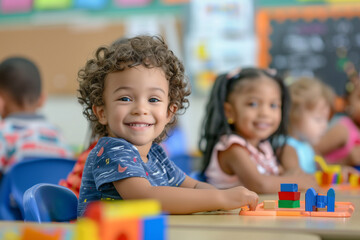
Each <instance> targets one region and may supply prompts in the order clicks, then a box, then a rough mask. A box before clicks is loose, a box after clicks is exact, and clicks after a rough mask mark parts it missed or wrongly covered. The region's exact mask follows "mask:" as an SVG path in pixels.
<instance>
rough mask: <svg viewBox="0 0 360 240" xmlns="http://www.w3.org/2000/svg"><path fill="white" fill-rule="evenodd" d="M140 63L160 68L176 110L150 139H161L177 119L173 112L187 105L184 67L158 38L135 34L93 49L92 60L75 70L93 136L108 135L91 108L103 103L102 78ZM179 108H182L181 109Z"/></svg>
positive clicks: (85, 114)
mask: <svg viewBox="0 0 360 240" xmlns="http://www.w3.org/2000/svg"><path fill="white" fill-rule="evenodd" d="M139 65H142V66H144V67H146V68H154V67H155V68H157V67H158V68H161V69H162V70H163V71H164V73H165V76H166V79H167V80H168V81H169V105H168V110H169V111H170V106H172V105H175V106H176V107H177V112H176V114H175V115H174V117H173V119H172V120H171V121H170V122H169V123H168V124H167V125H166V126H165V129H164V131H163V132H162V133H161V134H160V135H159V136H158V137H157V138H156V139H155V140H154V141H155V142H157V143H159V142H161V141H162V140H163V139H164V138H165V137H166V136H167V132H168V130H169V129H170V128H171V127H173V126H174V125H175V124H176V122H177V115H179V114H181V113H183V112H185V109H186V108H187V107H188V106H189V100H188V99H187V97H188V96H189V95H190V92H191V91H190V85H189V82H188V80H187V78H186V77H185V75H184V66H183V64H182V63H181V61H180V60H179V59H178V58H177V57H176V56H175V55H174V53H173V52H172V51H171V50H170V49H169V48H168V46H167V44H166V43H165V42H164V40H163V38H162V37H159V36H144V35H141V36H137V37H133V38H123V39H121V40H119V41H115V42H114V43H113V44H111V45H110V46H101V47H99V48H98V49H97V51H96V53H95V56H94V58H93V59H90V60H88V61H87V62H86V64H85V66H84V67H83V68H82V69H80V70H79V72H78V82H79V89H78V92H79V96H78V101H79V103H80V104H81V105H82V106H83V114H84V116H85V117H86V118H87V119H88V120H89V121H90V125H91V126H92V131H93V135H96V136H100V137H102V136H108V131H107V128H106V126H104V125H102V124H101V123H99V122H98V119H97V117H96V115H95V114H94V112H93V111H92V106H93V105H95V106H102V105H104V98H103V92H104V81H105V78H106V76H107V75H108V74H109V73H112V72H118V71H124V70H126V69H128V68H131V67H135V66H139ZM181 110H182V111H181Z"/></svg>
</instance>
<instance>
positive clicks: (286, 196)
mask: <svg viewBox="0 0 360 240" xmlns="http://www.w3.org/2000/svg"><path fill="white" fill-rule="evenodd" d="M278 195H279V200H292V201H296V200H300V192H278Z"/></svg>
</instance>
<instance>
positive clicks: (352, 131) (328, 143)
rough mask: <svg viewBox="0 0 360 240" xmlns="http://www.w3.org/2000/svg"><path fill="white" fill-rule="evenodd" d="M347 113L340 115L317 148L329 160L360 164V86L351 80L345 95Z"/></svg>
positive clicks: (351, 164) (331, 161)
mask: <svg viewBox="0 0 360 240" xmlns="http://www.w3.org/2000/svg"><path fill="white" fill-rule="evenodd" d="M345 102H346V105H347V106H346V108H345V112H346V115H345V116H342V117H339V118H338V119H337V121H336V123H334V124H333V125H332V127H330V128H329V129H328V131H327V132H326V133H325V134H324V136H323V137H322V138H321V139H320V142H319V143H318V144H317V145H316V147H315V148H316V150H317V152H319V154H321V155H323V156H324V157H325V159H326V161H327V162H329V163H336V164H342V165H350V166H358V165H360V144H359V140H360V131H359V126H360V86H359V83H358V82H349V83H348V84H347V87H346V96H345Z"/></svg>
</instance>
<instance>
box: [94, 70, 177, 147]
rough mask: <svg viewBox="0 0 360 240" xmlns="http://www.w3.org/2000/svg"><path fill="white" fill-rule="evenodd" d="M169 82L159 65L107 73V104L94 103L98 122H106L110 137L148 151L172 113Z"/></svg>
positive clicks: (105, 101) (105, 96)
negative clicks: (123, 140) (169, 106)
mask: <svg viewBox="0 0 360 240" xmlns="http://www.w3.org/2000/svg"><path fill="white" fill-rule="evenodd" d="M168 95H169V83H168V81H167V80H166V78H165V74H164V72H163V71H162V70H161V69H160V68H146V67H144V66H142V65H140V66H136V67H132V68H129V69H126V70H124V71H120V72H113V73H110V74H108V76H107V77H106V79H105V87H104V93H103V96H104V103H105V104H104V106H97V107H95V112H97V116H98V119H99V122H100V123H101V124H103V125H106V126H107V131H108V134H109V136H110V137H117V138H123V139H125V140H127V141H128V142H130V143H132V144H134V145H135V146H136V147H137V148H138V150H139V152H140V154H141V151H142V149H144V152H147V151H148V150H149V149H150V147H151V145H152V143H153V141H154V139H155V138H157V137H158V136H159V135H160V134H161V133H162V131H163V130H164V128H165V126H166V124H167V123H168V122H169V121H170V120H171V117H172V116H173V115H172V114H170V113H169V112H168V105H169V96H168Z"/></svg>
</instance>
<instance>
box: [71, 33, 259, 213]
mask: <svg viewBox="0 0 360 240" xmlns="http://www.w3.org/2000/svg"><path fill="white" fill-rule="evenodd" d="M78 80H79V83H80V87H79V93H80V96H79V102H80V103H81V104H82V105H83V108H84V111H83V113H84V115H85V116H86V117H87V119H88V120H89V121H91V122H92V125H93V132H94V133H95V134H96V135H99V136H100V137H101V138H100V139H99V141H98V143H97V145H96V146H95V148H94V149H93V150H92V151H91V152H90V154H89V157H88V158H87V160H86V163H85V168H84V173H83V177H82V182H81V187H80V196H79V205H78V216H82V215H83V213H84V211H85V209H86V206H87V204H88V203H89V202H92V201H97V200H101V199H146V198H153V199H157V200H159V201H160V203H161V205H162V208H163V210H164V211H166V212H168V213H170V214H186V213H193V212H200V211H208V210H217V209H234V208H239V207H241V206H243V205H250V208H251V209H254V208H255V207H256V204H257V201H258V196H257V195H256V193H254V192H251V191H249V190H247V189H246V188H244V187H236V188H232V189H228V190H218V189H215V188H214V187H213V186H211V185H209V184H207V183H202V182H199V181H196V180H194V179H191V178H190V177H188V176H186V175H185V174H184V173H183V172H182V171H181V170H180V169H179V168H178V167H176V166H175V165H174V163H172V162H171V161H170V160H169V159H168V157H167V156H166V153H165V151H164V150H163V148H162V147H161V146H160V145H159V144H158V143H159V142H161V140H163V139H164V137H165V136H166V134H167V130H168V129H169V128H170V127H171V126H172V125H173V124H175V123H176V119H177V114H178V113H179V111H181V110H185V108H186V106H187V104H188V99H187V97H188V95H189V94H190V89H189V85H188V82H187V81H186V79H185V77H184V67H183V64H182V63H181V62H180V61H179V60H178V58H177V57H176V56H175V55H174V54H173V52H172V51H171V50H169V49H168V47H167V45H166V44H165V43H164V41H163V40H162V39H161V38H159V37H150V36H138V37H134V38H129V39H128V40H127V41H123V42H122V43H120V44H118V45H116V46H115V47H100V48H98V49H97V51H96V55H95V57H94V58H93V59H90V60H89V61H88V62H87V63H86V65H85V67H84V68H83V69H81V70H80V71H79V78H78Z"/></svg>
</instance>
